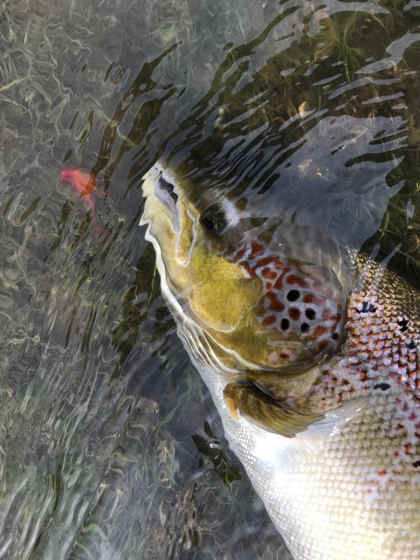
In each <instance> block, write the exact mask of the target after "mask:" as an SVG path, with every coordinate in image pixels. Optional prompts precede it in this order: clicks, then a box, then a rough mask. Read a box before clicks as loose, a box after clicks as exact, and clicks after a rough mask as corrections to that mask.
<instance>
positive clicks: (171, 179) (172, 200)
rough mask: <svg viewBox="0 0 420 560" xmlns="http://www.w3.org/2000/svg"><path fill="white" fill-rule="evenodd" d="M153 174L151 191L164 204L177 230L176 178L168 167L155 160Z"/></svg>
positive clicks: (177, 196) (177, 199)
mask: <svg viewBox="0 0 420 560" xmlns="http://www.w3.org/2000/svg"><path fill="white" fill-rule="evenodd" d="M152 172H153V174H154V175H155V176H154V178H153V179H154V180H153V183H154V187H153V193H154V195H155V196H156V198H157V199H158V200H159V202H160V203H161V204H163V205H164V206H165V208H166V209H167V211H168V213H169V216H168V217H169V218H170V220H171V222H172V224H173V227H174V228H175V230H178V229H179V228H178V225H179V212H178V201H179V199H180V193H179V192H178V190H177V187H176V185H177V180H176V177H175V175H174V174H173V173H172V172H171V170H170V169H168V168H167V167H164V166H163V165H162V164H161V163H160V162H156V163H155V165H154V166H153V168H152Z"/></svg>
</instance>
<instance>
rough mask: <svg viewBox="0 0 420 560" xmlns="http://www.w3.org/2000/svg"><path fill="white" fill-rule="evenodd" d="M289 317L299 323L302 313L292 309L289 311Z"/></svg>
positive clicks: (294, 308)
mask: <svg viewBox="0 0 420 560" xmlns="http://www.w3.org/2000/svg"><path fill="white" fill-rule="evenodd" d="M289 317H290V318H291V319H293V320H294V321H297V320H298V319H299V317H300V311H299V309H298V308H297V307H291V308H290V309H289Z"/></svg>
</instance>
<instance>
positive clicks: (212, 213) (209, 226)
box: [200, 206, 227, 235]
mask: <svg viewBox="0 0 420 560" xmlns="http://www.w3.org/2000/svg"><path fill="white" fill-rule="evenodd" d="M200 224H201V225H202V226H203V227H204V228H205V229H206V230H207V231H209V232H210V233H215V234H216V235H220V234H221V233H222V232H223V231H224V230H225V229H226V227H227V222H226V218H225V215H224V212H223V210H222V209H221V208H220V207H219V206H210V208H208V209H207V210H205V212H203V214H201V216H200Z"/></svg>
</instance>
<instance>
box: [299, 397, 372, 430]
mask: <svg viewBox="0 0 420 560" xmlns="http://www.w3.org/2000/svg"><path fill="white" fill-rule="evenodd" d="M368 404H369V399H367V398H366V397H357V398H354V399H349V400H348V401H346V402H344V403H343V404H342V405H340V406H339V407H337V408H334V409H332V410H328V411H327V412H325V413H324V416H323V417H322V418H320V419H319V420H317V421H316V422H314V423H313V424H310V425H309V426H308V427H307V428H306V430H305V431H303V432H302V433H301V434H299V435H300V436H302V437H314V438H317V437H328V436H334V435H336V434H338V433H339V432H340V431H341V430H342V429H343V428H344V427H345V426H346V425H347V424H348V423H349V422H351V421H352V420H353V419H354V418H355V417H356V416H359V414H360V413H361V412H363V410H365V408H366V407H367V406H368Z"/></svg>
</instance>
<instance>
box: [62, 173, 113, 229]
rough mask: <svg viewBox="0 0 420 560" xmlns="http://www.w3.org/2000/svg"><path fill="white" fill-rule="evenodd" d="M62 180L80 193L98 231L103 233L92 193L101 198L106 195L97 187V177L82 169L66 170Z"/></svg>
mask: <svg viewBox="0 0 420 560" xmlns="http://www.w3.org/2000/svg"><path fill="white" fill-rule="evenodd" d="M60 179H61V181H63V182H64V183H68V184H69V185H71V186H72V187H73V188H74V189H75V190H76V191H77V192H78V193H79V195H80V196H81V197H82V198H83V200H84V201H85V202H86V205H87V206H88V208H89V210H90V213H91V216H92V221H93V222H94V224H95V226H96V229H97V231H98V232H103V231H104V228H103V226H102V225H101V223H100V221H99V218H98V216H97V215H96V211H95V202H94V198H93V197H92V193H94V194H95V195H96V196H99V197H101V198H105V196H106V193H105V192H104V191H102V190H101V189H99V188H98V187H97V185H96V177H95V175H94V174H93V173H90V172H87V171H83V170H81V169H74V168H66V169H62V170H61V172H60Z"/></svg>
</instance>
